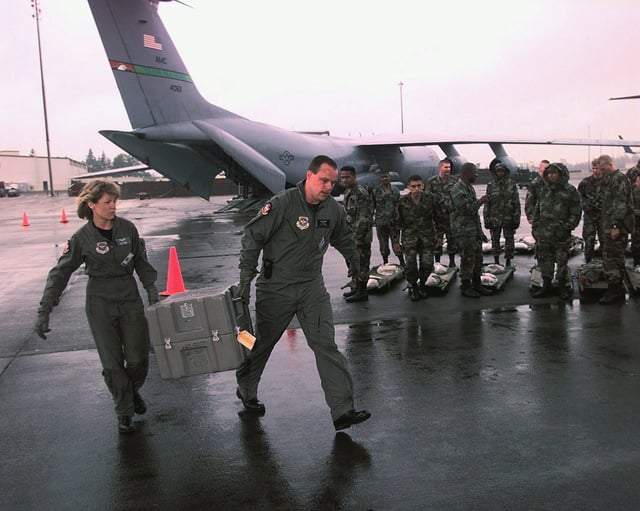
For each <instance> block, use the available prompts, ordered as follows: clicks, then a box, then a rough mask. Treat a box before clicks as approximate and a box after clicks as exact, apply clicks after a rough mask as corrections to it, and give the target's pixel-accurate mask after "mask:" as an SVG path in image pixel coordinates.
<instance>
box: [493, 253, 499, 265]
mask: <svg viewBox="0 0 640 511" xmlns="http://www.w3.org/2000/svg"><path fill="white" fill-rule="evenodd" d="M493 262H494V263H496V264H500V256H499V255H494V256H493Z"/></svg>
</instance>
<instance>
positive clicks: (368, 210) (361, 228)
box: [343, 185, 373, 243]
mask: <svg viewBox="0 0 640 511" xmlns="http://www.w3.org/2000/svg"><path fill="white" fill-rule="evenodd" d="M343 205H344V211H345V213H346V217H347V224H349V226H350V227H351V230H352V231H353V236H354V240H355V241H356V242H364V243H371V240H372V234H371V220H372V218H373V201H372V200H371V196H370V195H369V192H367V190H366V189H365V188H364V187H363V186H361V185H356V186H354V187H353V189H351V190H347V191H346V192H345V194H344V201H343Z"/></svg>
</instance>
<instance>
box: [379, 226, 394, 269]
mask: <svg viewBox="0 0 640 511" xmlns="http://www.w3.org/2000/svg"><path fill="white" fill-rule="evenodd" d="M376 236H377V237H378V244H379V247H380V255H381V256H382V258H383V259H384V260H385V261H386V260H387V259H388V258H389V254H391V251H390V250H389V241H391V246H392V247H393V246H394V245H397V244H398V243H399V241H400V240H399V239H398V236H394V235H393V234H392V233H391V228H390V227H389V226H388V225H376ZM394 253H395V250H394ZM395 255H396V256H399V255H400V253H396V254H395Z"/></svg>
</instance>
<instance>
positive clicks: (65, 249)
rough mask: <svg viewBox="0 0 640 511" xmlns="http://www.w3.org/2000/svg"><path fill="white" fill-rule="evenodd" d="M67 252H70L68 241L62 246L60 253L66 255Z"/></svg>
mask: <svg viewBox="0 0 640 511" xmlns="http://www.w3.org/2000/svg"><path fill="white" fill-rule="evenodd" d="M69 250H71V246H70V245H69V241H68V240H67V242H66V243H65V244H64V248H63V249H62V253H63V254H68V253H69Z"/></svg>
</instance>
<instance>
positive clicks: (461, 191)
mask: <svg viewBox="0 0 640 511" xmlns="http://www.w3.org/2000/svg"><path fill="white" fill-rule="evenodd" d="M451 206H452V210H451V228H452V229H453V236H454V237H455V239H456V240H463V239H476V240H482V239H484V238H485V235H484V233H483V232H482V226H481V225H480V213H478V209H480V204H479V203H478V198H477V196H476V191H475V190H474V188H473V186H471V185H470V184H466V183H464V182H463V181H460V180H458V182H457V183H456V185H455V186H454V187H453V190H452V191H451Z"/></svg>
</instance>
